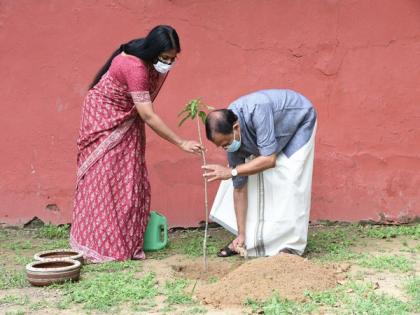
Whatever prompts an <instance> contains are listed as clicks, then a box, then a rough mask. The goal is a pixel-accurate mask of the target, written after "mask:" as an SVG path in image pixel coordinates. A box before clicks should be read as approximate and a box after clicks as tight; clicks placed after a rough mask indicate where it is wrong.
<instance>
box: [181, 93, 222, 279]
mask: <svg viewBox="0 0 420 315" xmlns="http://www.w3.org/2000/svg"><path fill="white" fill-rule="evenodd" d="M212 109H214V108H213V107H211V106H208V105H206V104H204V103H203V102H202V101H201V99H199V98H197V99H193V100H191V101H189V102H188V103H187V105H186V106H185V107H184V109H183V110H182V111H181V112H180V113H179V114H178V117H181V116H183V117H182V118H181V120H180V122H179V126H181V125H182V124H183V123H184V122H185V121H186V120H187V119H191V120H195V121H196V122H197V133H198V140H199V142H200V144H201V146H202V147H203V139H202V137H201V128H200V120H201V121H202V122H203V123H205V122H206V117H207V113H206V111H207V110H212ZM201 160H202V162H203V165H204V166H205V165H207V162H206V153H205V152H204V150H201ZM203 178H204V177H203ZM203 180H204V209H205V219H206V221H205V222H206V223H205V226H204V240H203V259H204V269H205V271H207V267H208V264H207V230H208V225H209V222H208V221H209V220H208V217H209V209H208V198H207V179H205V178H204V179H203Z"/></svg>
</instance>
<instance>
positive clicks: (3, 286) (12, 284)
mask: <svg viewBox="0 0 420 315" xmlns="http://www.w3.org/2000/svg"><path fill="white" fill-rule="evenodd" d="M27 286H29V282H28V281H27V280H26V273H25V272H24V271H23V270H22V271H7V272H6V271H4V270H2V271H1V272H0V290H7V289H13V288H24V287H27Z"/></svg>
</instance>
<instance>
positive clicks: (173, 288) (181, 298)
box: [163, 279, 195, 305]
mask: <svg viewBox="0 0 420 315" xmlns="http://www.w3.org/2000/svg"><path fill="white" fill-rule="evenodd" d="M187 286H188V281H187V280H185V279H176V280H173V281H167V282H166V284H165V288H164V290H163V294H164V295H165V296H166V301H165V302H166V303H168V304H169V305H174V304H194V303H195V300H194V299H193V298H192V296H191V294H187V293H186V292H185V289H186V288H187Z"/></svg>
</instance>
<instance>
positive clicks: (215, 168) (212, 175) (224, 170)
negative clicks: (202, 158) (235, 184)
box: [201, 164, 232, 182]
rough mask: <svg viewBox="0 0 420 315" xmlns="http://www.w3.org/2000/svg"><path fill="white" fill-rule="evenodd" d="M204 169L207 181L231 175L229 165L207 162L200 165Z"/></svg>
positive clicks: (226, 177)
mask: <svg viewBox="0 0 420 315" xmlns="http://www.w3.org/2000/svg"><path fill="white" fill-rule="evenodd" d="M201 168H202V169H204V170H205V172H204V175H203V176H204V177H205V178H206V179H207V181H208V182H212V181H214V180H225V179H229V178H231V177H232V170H231V169H230V168H229V167H225V166H222V165H216V164H207V165H204V166H202V167H201Z"/></svg>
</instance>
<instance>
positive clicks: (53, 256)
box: [34, 249, 83, 264]
mask: <svg viewBox="0 0 420 315" xmlns="http://www.w3.org/2000/svg"><path fill="white" fill-rule="evenodd" d="M34 259H35V260H38V261H47V260H49V261H51V260H57V259H58V260H62V259H74V260H78V261H80V263H81V264H83V254H82V253H79V252H78V251H75V250H73V249H54V250H47V251H44V252H40V253H36V254H35V255H34Z"/></svg>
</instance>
